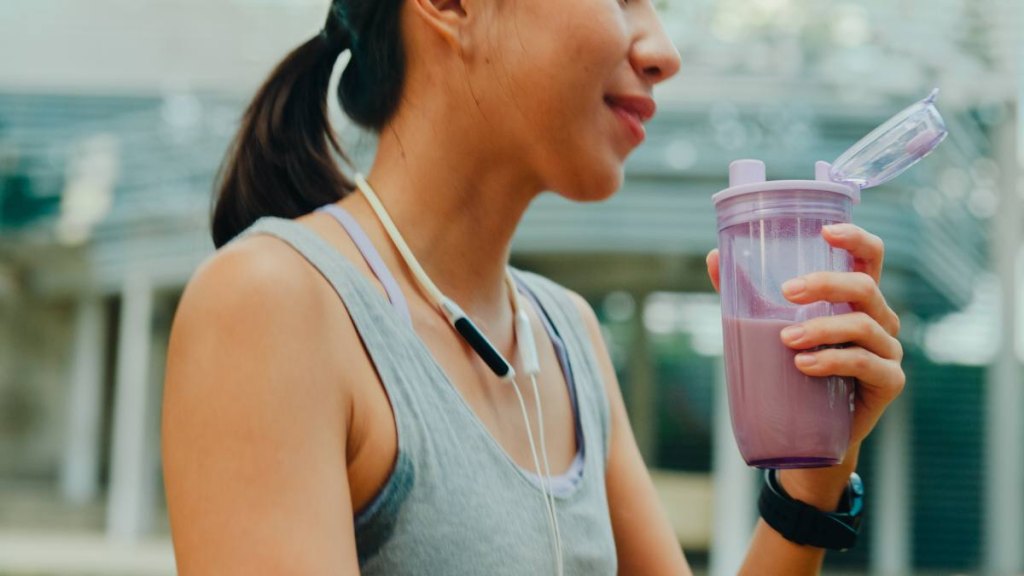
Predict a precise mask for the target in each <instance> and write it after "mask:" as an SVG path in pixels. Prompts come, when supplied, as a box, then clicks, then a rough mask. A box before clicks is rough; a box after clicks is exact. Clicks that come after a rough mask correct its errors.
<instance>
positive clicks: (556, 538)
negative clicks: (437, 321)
mask: <svg viewBox="0 0 1024 576" xmlns="http://www.w3.org/2000/svg"><path fill="white" fill-rule="evenodd" d="M354 179H355V181H356V185H357V186H358V187H359V189H360V191H362V192H363V196H364V197H366V200H367V202H369V204H370V207H371V208H372V209H373V211H374V213H376V215H377V218H378V219H379V220H380V222H381V224H382V225H383V226H384V229H385V230H386V231H387V233H388V236H390V237H391V240H392V241H393V242H394V244H395V247H396V248H397V249H398V252H399V253H400V254H401V255H402V258H403V259H404V260H405V262H406V264H407V265H408V266H409V269H410V270H411V271H412V273H413V276H414V277H415V278H416V281H417V283H419V284H420V286H421V287H422V288H423V289H424V290H425V291H426V292H427V294H428V295H430V297H431V298H432V299H433V300H434V302H435V303H437V305H438V306H440V308H441V310H442V311H443V312H444V314H445V315H446V316H447V317H448V320H449V321H450V322H454V321H455V319H456V317H460V316H461V317H465V312H463V311H462V309H461V308H459V306H458V304H456V303H455V302H454V301H453V300H451V299H450V298H448V297H447V296H445V295H444V294H443V293H442V292H441V290H440V289H439V288H438V287H437V286H436V285H435V284H434V283H433V281H431V280H430V277H429V276H427V273H426V272H425V271H424V270H423V267H422V266H420V263H419V262H418V261H417V260H416V257H415V255H414V254H413V253H412V250H411V249H410V248H409V245H408V244H406V242H405V239H404V238H402V235H401V233H399V231H398V228H397V227H396V226H395V223H394V221H392V220H391V217H390V215H388V212H387V210H386V209H385V208H384V205H383V204H382V203H381V201H380V199H379V198H378V197H377V194H376V193H375V192H374V191H373V188H371V187H370V184H369V183H368V182H367V181H366V178H364V177H363V175H362V174H360V173H358V172H356V173H355V174H354ZM505 278H506V281H507V282H508V286H509V290H510V291H511V296H512V307H513V320H514V326H515V334H516V346H517V348H518V349H519V350H520V353H521V354H522V355H523V359H524V364H525V371H526V372H527V374H529V375H530V382H531V385H532V387H533V396H534V401H535V404H536V407H537V420H538V433H539V435H540V442H541V446H540V451H541V453H542V454H543V461H544V468H543V471H542V470H541V461H540V459H539V458H538V456H537V445H536V442H534V439H533V431H532V428H531V426H530V417H529V413H528V412H527V410H526V401H525V400H524V399H523V393H522V391H521V390H520V389H519V384H518V383H517V382H516V380H515V371H514V370H512V369H511V365H509V374H508V378H509V380H510V381H511V383H512V387H513V390H515V393H516V398H517V399H518V400H519V408H520V410H521V412H522V416H523V423H524V424H525V425H526V438H527V441H528V442H529V444H530V455H531V456H532V458H533V464H534V467H535V468H536V470H537V474H538V476H540V477H541V491H542V492H543V496H544V506H545V509H546V511H547V517H548V530H549V531H550V533H551V538H552V539H551V544H552V546H553V547H554V555H555V565H556V574H557V575H558V576H562V574H563V556H562V536H561V532H560V530H559V526H558V516H557V514H556V512H555V499H554V493H553V491H552V489H551V469H550V466H549V465H548V456H547V448H546V447H545V444H546V443H545V441H544V440H545V438H544V416H543V412H542V411H541V402H540V395H539V394H538V390H537V379H536V374H537V373H539V372H540V365H539V362H538V359H537V351H536V345H535V343H534V340H533V334H532V332H531V330H530V322H529V318H528V317H527V316H526V313H525V311H523V310H522V306H521V302H522V301H521V299H520V296H519V293H518V291H517V290H516V287H515V282H514V281H513V279H512V275H511V272H509V271H508V270H507V269H506V271H505ZM520 338H522V341H520Z"/></svg>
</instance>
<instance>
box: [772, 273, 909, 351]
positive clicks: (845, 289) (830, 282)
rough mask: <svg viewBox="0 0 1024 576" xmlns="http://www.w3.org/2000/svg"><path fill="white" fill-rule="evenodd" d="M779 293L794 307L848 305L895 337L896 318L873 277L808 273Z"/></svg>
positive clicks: (897, 321)
mask: <svg viewBox="0 0 1024 576" xmlns="http://www.w3.org/2000/svg"><path fill="white" fill-rule="evenodd" d="M782 293H783V295H784V296H785V297H786V298H787V299H788V300H789V301H790V302H793V303H796V304H810V303H812V302H821V301H825V302H834V303H847V302H848V303H849V304H850V305H851V306H852V307H853V308H854V310H859V311H862V312H865V313H867V314H868V315H869V316H871V317H872V318H874V319H875V320H876V321H877V322H878V323H879V324H880V325H881V326H882V328H884V329H885V331H886V332H888V333H889V334H890V335H892V336H894V337H895V336H897V335H899V331H900V319H899V316H897V315H896V313H895V312H893V311H892V309H891V308H889V305H888V304H887V303H886V302H885V297H884V296H882V292H881V291H880V290H879V288H878V284H877V283H876V282H875V280H874V278H872V277H871V276H869V275H868V274H867V273H865V272H812V273H811V274H807V275H805V276H800V277H798V278H794V279H792V280H789V281H788V282H786V283H785V284H783V285H782Z"/></svg>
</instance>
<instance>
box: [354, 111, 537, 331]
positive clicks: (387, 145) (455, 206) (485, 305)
mask: <svg viewBox="0 0 1024 576" xmlns="http://www.w3.org/2000/svg"><path fill="white" fill-rule="evenodd" d="M417 117H418V118H438V117H445V116H435V115H431V114H425V113H421V114H417ZM447 128H448V130H444V129H442V128H439V127H437V126H436V125H431V126H425V125H424V124H423V122H422V121H419V122H402V121H401V119H399V120H398V121H396V122H395V123H393V124H392V126H391V129H389V130H385V131H382V133H381V138H380V141H379V144H378V148H377V156H376V160H375V162H374V164H373V168H372V169H371V171H370V172H369V173H368V174H366V179H367V180H368V182H369V183H370V186H371V187H372V188H373V191H374V192H375V193H376V195H377V197H378V198H379V199H380V202H381V204H383V205H384V208H385V209H386V211H387V212H388V214H389V215H390V217H391V219H392V220H393V221H394V223H395V227H396V228H397V229H398V231H399V232H400V233H401V235H402V237H403V238H404V239H405V242H406V243H407V244H408V245H409V248H410V250H411V251H412V253H413V255H414V256H415V257H416V260H417V261H418V262H419V264H420V266H422V267H423V269H424V271H425V272H426V274H427V275H428V276H429V277H430V279H431V280H432V281H433V282H434V284H436V285H437V287H438V289H440V290H441V292H442V293H444V294H445V295H446V296H448V297H449V298H451V299H452V300H454V301H455V302H456V303H457V304H458V305H459V306H460V307H462V308H463V309H464V310H465V311H466V313H467V314H469V316H470V317H472V318H474V320H475V321H477V322H478V323H480V324H481V325H482V326H486V325H488V324H492V323H496V324H501V323H502V319H504V318H507V317H508V315H509V314H510V300H509V298H510V295H509V293H508V289H507V285H506V284H505V267H506V265H507V264H508V257H509V252H510V245H511V241H512V236H513V234H514V233H515V230H516V227H517V226H518V224H519V221H520V219H521V218H522V216H523V214H524V213H525V211H526V209H527V207H528V206H529V203H530V201H531V200H532V199H533V197H535V196H536V195H537V194H538V193H539V192H540V187H539V186H538V185H536V184H534V183H532V182H531V181H530V180H529V179H528V178H525V177H523V175H522V174H523V171H522V169H521V168H520V167H518V166H517V165H515V164H513V163H512V162H501V161H497V160H496V159H492V157H491V156H490V155H489V154H488V147H489V145H488V144H487V143H484V142H479V143H477V142H474V141H473V140H472V138H466V137H465V136H464V135H463V134H459V133H458V128H459V127H458V126H452V125H448V126H447ZM453 132H454V133H453ZM360 196H362V194H360ZM359 202H360V204H366V207H365V210H366V211H367V212H372V210H371V209H370V207H369V205H368V202H367V201H366V199H365V198H360V200H359ZM378 225H379V222H378V223H377V224H375V226H378ZM381 228H383V227H381ZM389 250H394V253H395V255H396V256H397V254H398V252H397V249H395V248H394V245H393V244H391V247H390V248H389ZM405 273H407V274H410V276H411V272H410V271H408V270H405ZM410 281H411V282H415V280H413V279H412V278H410ZM417 285H418V284H417Z"/></svg>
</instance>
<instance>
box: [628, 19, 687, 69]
mask: <svg viewBox="0 0 1024 576" xmlns="http://www.w3.org/2000/svg"><path fill="white" fill-rule="evenodd" d="M648 6H649V9H648V10H644V11H643V14H642V15H641V14H638V15H637V17H638V19H639V20H640V21H638V22H636V28H635V30H636V34H637V38H636V41H635V42H634V43H633V46H632V48H631V51H630V58H629V59H630V63H631V64H632V66H633V69H634V70H636V72H637V74H639V75H640V77H641V78H644V79H645V80H647V81H648V82H650V83H651V85H654V84H658V83H659V82H664V81H665V80H668V79H669V78H671V77H673V76H675V75H676V74H677V73H678V72H679V68H680V65H681V62H682V60H681V58H680V56H679V50H678V49H677V48H676V47H675V44H673V43H672V40H671V39H670V38H669V37H668V34H667V33H666V32H665V27H664V25H663V24H662V23H661V18H659V17H658V14H657V13H656V12H655V11H654V7H653V6H652V5H650V4H648Z"/></svg>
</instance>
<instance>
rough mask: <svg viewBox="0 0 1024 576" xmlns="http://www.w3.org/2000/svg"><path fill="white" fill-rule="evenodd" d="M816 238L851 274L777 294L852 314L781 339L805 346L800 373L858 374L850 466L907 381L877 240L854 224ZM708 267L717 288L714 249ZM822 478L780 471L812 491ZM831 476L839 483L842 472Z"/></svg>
mask: <svg viewBox="0 0 1024 576" xmlns="http://www.w3.org/2000/svg"><path fill="white" fill-rule="evenodd" d="M822 236H823V237H824V238H825V240H826V241H827V242H828V243H829V244H830V245H832V246H834V247H836V248H842V249H844V250H847V251H848V252H849V253H850V254H852V255H853V257H854V271H853V272H815V273H812V274H807V275H805V276H801V277H798V278H794V279H792V280H789V281H788V282H786V283H785V284H783V294H784V295H785V296H786V298H787V299H788V300H790V301H791V302H793V303H796V304H809V303H812V302H818V301H827V302H834V303H849V304H850V306H851V307H852V308H853V312H851V313H849V314H841V315H837V316H824V317H820V318H814V319H811V320H807V321H805V322H802V323H799V324H796V325H793V326H790V327H787V328H786V329H785V330H783V331H782V333H781V334H780V338H781V339H782V342H783V343H784V344H785V345H787V346H789V347H790V348H793V349H794V350H804V352H801V353H799V354H797V355H796V359H795V362H796V367H797V369H799V370H800V371H801V372H803V373H805V374H808V375H810V376H830V375H838V376H852V377H855V378H857V380H858V385H857V390H856V408H855V410H854V415H853V426H852V429H851V432H850V448H851V450H850V451H849V452H848V455H847V456H848V457H847V461H846V462H844V464H846V466H841V467H839V468H845V469H849V470H852V469H853V468H854V467H855V466H856V458H857V455H858V454H859V447H860V444H861V442H863V440H864V438H866V437H867V435H868V434H869V433H870V432H871V431H872V430H873V429H874V427H875V425H876V424H877V423H878V419H879V418H880V417H881V416H882V414H883V413H884V412H885V409H886V407H887V406H888V405H889V403H891V402H892V401H893V400H894V399H895V398H896V397H897V396H899V395H900V392H902V391H903V387H904V384H905V383H906V376H905V375H904V373H903V369H902V367H901V366H900V362H901V361H902V360H903V347H902V346H901V345H900V342H899V340H897V338H896V337H897V336H898V334H899V331H900V320H899V317H898V316H897V315H896V313H895V312H893V310H892V308H889V305H888V304H887V303H886V301H885V298H884V297H883V296H882V293H881V291H880V290H879V287H878V283H879V280H880V279H881V276H882V261H883V258H884V253H885V246H884V244H883V243H882V240H881V239H880V238H879V237H877V236H875V235H874V234H870V233H868V232H866V231H864V230H863V229H861V228H860V227H858V226H856V225H853V224H836V225H833V226H828V227H826V228H824V230H823V231H822ZM707 264H708V274H709V276H710V277H711V282H712V283H713V284H714V286H715V290H718V288H719V284H718V265H719V261H718V250H712V251H711V253H710V254H708V258H707ZM844 343H849V344H851V345H850V346H848V347H845V348H827V349H824V350H819V351H816V352H811V351H810V350H812V349H814V348H816V347H818V346H826V345H834V344H844ZM836 472H839V470H836ZM846 475H848V472H847V473H846ZM822 476H823V474H822V473H821V472H818V471H813V470H808V471H795V470H794V471H787V474H786V477H788V478H789V479H790V480H789V482H785V484H786V485H787V490H788V489H789V486H790V485H791V484H796V485H798V486H800V487H801V488H811V484H814V483H815V482H813V481H812V479H813V478H817V477H822ZM831 476H835V477H836V478H837V479H839V480H843V483H845V476H844V475H843V474H841V473H840V474H832V475H831ZM808 481H810V482H808ZM827 492H832V490H827ZM793 495H794V496H796V494H793ZM824 501H826V502H827V501H828V499H827V498H826V499H825V500H824ZM812 503H814V502H812Z"/></svg>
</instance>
